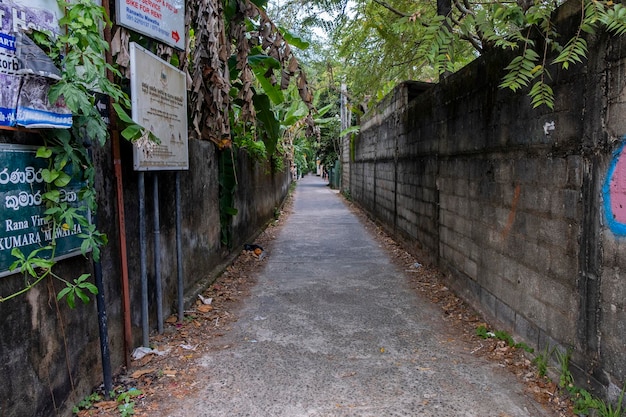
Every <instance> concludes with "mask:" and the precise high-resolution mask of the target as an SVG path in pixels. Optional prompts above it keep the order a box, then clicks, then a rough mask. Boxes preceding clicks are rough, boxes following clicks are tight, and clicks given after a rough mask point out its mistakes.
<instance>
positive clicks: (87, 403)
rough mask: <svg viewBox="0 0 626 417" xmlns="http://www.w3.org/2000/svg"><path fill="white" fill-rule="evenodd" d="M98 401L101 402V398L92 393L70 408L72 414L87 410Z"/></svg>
mask: <svg viewBox="0 0 626 417" xmlns="http://www.w3.org/2000/svg"><path fill="white" fill-rule="evenodd" d="M99 401H102V396H101V395H100V394H98V393H96V392H93V393H91V394H89V395H88V396H86V397H85V398H83V399H82V400H80V402H79V403H78V404H76V405H75V406H74V407H73V408H72V413H74V414H78V413H79V411H80V410H88V409H90V408H91V407H93V405H94V403H97V402H99Z"/></svg>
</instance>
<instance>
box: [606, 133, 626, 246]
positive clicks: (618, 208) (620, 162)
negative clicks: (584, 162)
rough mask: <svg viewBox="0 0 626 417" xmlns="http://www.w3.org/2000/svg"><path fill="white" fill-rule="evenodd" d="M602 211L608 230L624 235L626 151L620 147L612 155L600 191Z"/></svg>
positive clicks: (625, 216)
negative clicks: (602, 204)
mask: <svg viewBox="0 0 626 417" xmlns="http://www.w3.org/2000/svg"><path fill="white" fill-rule="evenodd" d="M602 194H603V196H604V211H605V214H606V219H607V223H608V225H609V227H610V229H611V230H612V231H613V232H614V233H616V234H618V235H626V149H625V148H624V145H622V146H621V147H620V148H619V149H618V150H617V152H615V154H614V155H613V161H612V162H611V166H610V167H609V171H608V173H607V177H606V182H605V183H604V187H603V189H602Z"/></svg>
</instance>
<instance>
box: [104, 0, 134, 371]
mask: <svg viewBox="0 0 626 417" xmlns="http://www.w3.org/2000/svg"><path fill="white" fill-rule="evenodd" d="M102 7H103V8H104V10H105V12H106V13H107V14H108V15H110V4H109V0H102ZM104 39H105V40H106V41H107V43H108V44H109V45H111V39H112V36H111V27H110V26H109V25H106V26H105V28H104ZM106 61H107V63H109V64H113V57H112V56H111V51H110V49H109V50H107V52H106ZM107 77H108V78H109V81H111V82H114V78H113V74H112V73H111V71H107ZM112 104H113V100H112V99H111V98H110V97H109V121H110V125H109V128H110V130H111V148H112V150H113V168H114V175H115V184H116V191H117V221H118V229H119V244H120V264H121V265H120V268H121V272H122V274H121V276H120V281H121V288H122V312H123V316H124V359H125V364H126V369H128V368H129V367H130V350H131V343H132V332H131V319H130V290H129V285H128V258H127V251H126V217H125V215H124V186H123V182H122V159H121V153H120V137H119V132H118V129H117V115H116V114H115V110H114V109H113V105H112Z"/></svg>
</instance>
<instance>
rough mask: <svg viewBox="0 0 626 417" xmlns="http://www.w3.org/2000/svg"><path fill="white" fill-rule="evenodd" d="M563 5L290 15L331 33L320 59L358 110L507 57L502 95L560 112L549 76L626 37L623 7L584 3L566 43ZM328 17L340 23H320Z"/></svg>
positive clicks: (355, 7)
mask: <svg viewBox="0 0 626 417" xmlns="http://www.w3.org/2000/svg"><path fill="white" fill-rule="evenodd" d="M439 3H442V2H439ZM443 3H445V2H443ZM562 3H563V2H562V1H556V2H548V1H541V2H525V1H518V2H509V1H495V2H484V1H471V0H470V1H462V2H461V1H450V2H449V3H448V6H449V12H447V13H446V14H445V15H444V14H439V13H438V12H437V9H436V4H435V2H412V1H409V0H354V1H351V2H346V1H345V0H331V1H327V0H324V1H320V0H299V1H298V0H294V1H292V2H288V6H283V7H285V8H288V7H292V8H293V9H295V10H298V12H299V15H300V16H302V17H301V18H300V20H299V21H296V22H294V21H289V22H288V23H289V24H290V25H291V26H292V27H295V28H298V30H299V31H300V33H305V32H306V30H307V29H308V31H309V32H310V31H311V29H310V28H309V27H307V25H310V26H316V27H319V28H322V29H323V30H326V31H327V34H326V36H327V37H326V38H325V39H323V41H324V43H323V45H322V46H321V47H320V48H319V49H318V50H317V52H318V56H316V57H313V59H319V60H321V61H323V62H324V63H325V64H326V65H328V67H329V71H332V72H331V76H333V77H335V78H337V79H341V80H342V81H345V82H347V84H348V89H349V91H350V93H351V96H352V97H351V101H352V103H353V104H354V105H355V106H356V105H361V106H367V107H369V106H370V105H371V103H372V101H373V100H378V99H380V98H382V97H383V96H384V95H385V94H386V93H388V92H389V91H390V88H392V87H393V86H394V85H396V84H397V83H399V82H401V81H404V80H410V79H415V80H424V81H436V80H437V79H438V77H439V76H440V75H444V74H447V73H450V72H453V71H455V70H458V69H459V68H460V67H461V66H463V65H465V64H466V63H468V62H469V61H471V60H472V59H474V58H475V57H476V56H478V55H481V54H484V53H486V52H489V51H492V50H494V49H502V50H507V51H510V52H511V53H512V54H513V56H512V57H511V62H510V64H509V65H508V67H507V69H506V74H505V75H504V77H503V78H502V80H500V87H501V88H505V89H511V90H512V91H515V92H524V93H527V94H528V95H529V96H530V98H531V104H532V106H533V107H539V106H547V107H548V108H553V107H554V97H553V96H554V93H553V91H552V89H551V88H550V86H548V85H547V83H548V81H549V77H550V75H549V71H550V70H551V69H552V68H562V69H564V70H567V69H569V68H571V67H572V66H574V65H576V64H581V63H583V62H584V61H585V59H586V57H587V54H588V52H589V51H588V44H587V42H588V38H587V35H588V34H593V33H596V32H597V31H598V30H606V31H608V32H610V33H611V34H613V35H615V36H621V35H622V34H624V33H626V7H625V6H624V5H623V4H622V3H619V2H615V3H614V2H613V1H598V0H581V6H582V11H583V13H581V16H580V21H579V23H578V28H575V30H574V32H573V33H572V34H568V35H567V36H566V35H565V34H564V33H561V32H560V31H559V29H558V28H557V27H556V26H555V24H554V21H553V19H554V16H555V10H556V8H557V7H558V6H559V5H560V4H562ZM289 5H291V6H289ZM347 10H349V12H346V11H347ZM321 11H323V13H324V14H326V15H329V16H331V18H333V19H334V21H333V22H332V23H328V22H327V21H325V20H323V19H320V18H319V17H318V15H319V14H320V13H321ZM283 13H284V10H283ZM567 30H569V28H568V29H567ZM314 49H315V47H314Z"/></svg>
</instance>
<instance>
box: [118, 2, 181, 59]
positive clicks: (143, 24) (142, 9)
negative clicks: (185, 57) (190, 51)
mask: <svg viewBox="0 0 626 417" xmlns="http://www.w3.org/2000/svg"><path fill="white" fill-rule="evenodd" d="M115 6H116V13H115V15H116V23H117V24H118V25H120V26H125V27H127V28H129V29H132V30H134V31H137V32H139V33H143V34H144V35H147V36H149V37H151V38H154V39H157V40H159V41H161V42H164V43H166V44H168V45H170V46H173V47H175V48H178V49H181V50H182V49H185V0H116V1H115Z"/></svg>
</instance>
